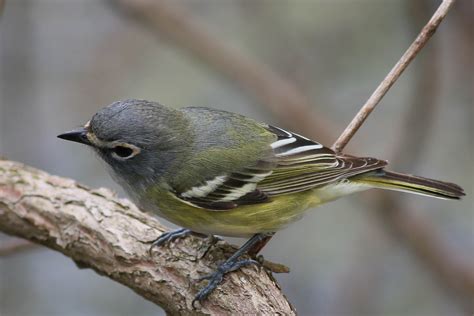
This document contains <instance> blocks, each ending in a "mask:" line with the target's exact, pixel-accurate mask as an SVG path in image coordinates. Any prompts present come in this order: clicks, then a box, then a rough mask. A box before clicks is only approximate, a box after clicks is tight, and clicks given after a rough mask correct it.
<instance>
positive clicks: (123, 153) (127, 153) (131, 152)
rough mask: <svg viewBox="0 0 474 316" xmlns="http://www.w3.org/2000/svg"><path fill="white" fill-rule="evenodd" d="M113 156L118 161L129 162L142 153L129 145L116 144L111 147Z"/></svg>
mask: <svg viewBox="0 0 474 316" xmlns="http://www.w3.org/2000/svg"><path fill="white" fill-rule="evenodd" d="M110 150H111V155H112V157H114V158H115V159H117V160H127V159H130V158H133V157H135V156H136V155H138V154H139V153H140V148H138V147H137V146H135V145H132V144H127V143H115V144H113V145H112V146H110Z"/></svg>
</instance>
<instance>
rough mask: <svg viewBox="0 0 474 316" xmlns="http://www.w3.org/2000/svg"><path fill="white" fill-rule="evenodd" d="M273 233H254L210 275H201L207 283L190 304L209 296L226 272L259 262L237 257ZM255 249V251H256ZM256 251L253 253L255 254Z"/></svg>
mask: <svg viewBox="0 0 474 316" xmlns="http://www.w3.org/2000/svg"><path fill="white" fill-rule="evenodd" d="M273 234H274V233H261V234H255V235H253V236H252V238H250V239H249V240H248V241H247V242H246V243H245V244H244V245H243V246H242V247H240V248H239V249H238V250H237V251H236V252H235V253H234V254H233V255H232V256H230V257H229V259H227V260H226V261H224V263H222V264H221V265H220V266H219V267H218V268H217V271H215V272H214V273H212V274H211V275H208V276H205V277H202V278H201V279H200V281H201V280H209V283H208V284H207V285H206V286H205V287H204V288H202V289H201V290H200V291H199V292H198V294H197V295H196V297H195V298H194V300H193V302H192V305H193V307H195V305H194V304H195V303H196V302H201V301H202V300H204V299H205V298H207V297H208V296H209V294H211V293H212V291H214V289H215V288H216V287H217V286H218V285H219V284H220V283H221V282H222V279H223V278H224V275H225V274H226V273H229V272H232V271H236V270H238V269H240V268H241V267H245V266H248V265H252V264H260V263H259V261H257V260H254V259H242V260H239V258H240V257H241V256H242V255H244V254H246V253H249V251H252V250H253V249H254V247H256V246H257V245H259V244H261V243H262V241H264V240H266V242H268V240H270V238H271V236H273ZM266 242H265V243H264V244H263V246H264V245H265V244H266ZM263 246H260V247H259V248H258V251H259V250H261V249H262V248H263ZM254 251H255V250H254ZM258 251H257V252H258ZM255 254H256V253H254V255H255Z"/></svg>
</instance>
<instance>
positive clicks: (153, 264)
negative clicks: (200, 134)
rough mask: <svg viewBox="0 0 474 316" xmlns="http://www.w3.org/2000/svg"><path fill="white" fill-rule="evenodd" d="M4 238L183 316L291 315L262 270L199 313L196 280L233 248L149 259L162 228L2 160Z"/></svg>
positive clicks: (233, 283) (109, 200)
mask: <svg viewBox="0 0 474 316" xmlns="http://www.w3.org/2000/svg"><path fill="white" fill-rule="evenodd" d="M0 230H1V231H3V232H6V233H8V234H11V235H15V236H18V237H22V238H25V239H28V240H31V241H34V242H37V243H40V244H42V245H45V246H47V247H49V248H51V249H54V250H57V251H59V252H61V253H63V254H64V255H66V256H68V257H70V258H71V259H72V260H74V261H75V262H76V263H77V264H78V265H79V266H80V267H86V268H91V269H93V270H95V271H96V272H97V273H99V274H101V275H104V276H107V277H109V278H111V279H113V280H115V281H117V282H120V283H122V284H123V285H125V286H128V287H129V288H131V289H132V290H134V291H135V292H136V293H138V294H139V295H141V296H143V297H144V298H146V299H148V300H150V301H152V302H154V303H156V304H158V305H160V306H161V307H163V308H164V309H165V311H166V312H168V313H173V314H176V313H180V314H196V313H198V314H224V313H225V314H251V313H255V311H259V312H260V313H262V314H285V315H286V314H289V315H292V314H294V310H293V309H292V307H291V305H290V303H289V302H288V301H287V300H286V298H285V297H284V296H283V294H282V293H281V291H280V288H279V287H278V284H277V283H276V282H275V280H274V279H273V278H272V277H271V276H270V275H268V274H267V273H266V272H265V271H264V269H262V270H260V271H259V270H258V269H257V268H244V269H242V271H239V272H236V273H232V274H229V275H228V276H227V277H226V282H224V283H223V284H222V285H221V286H219V288H218V289H217V290H216V291H215V292H214V293H213V294H212V299H209V300H207V301H205V302H203V306H202V307H200V308H199V309H198V311H196V310H193V308H192V306H191V301H192V299H193V297H194V295H195V294H196V293H197V290H198V288H199V287H200V286H202V285H203V284H200V283H199V282H198V278H199V277H202V276H203V275H206V274H209V273H210V272H212V271H213V270H214V269H215V268H216V262H219V261H221V260H223V259H224V258H226V257H228V256H229V255H230V254H231V253H232V252H233V251H235V248H234V247H232V246H230V245H228V244H227V243H225V242H223V241H218V242H217V244H215V243H212V242H211V241H210V240H209V239H202V238H198V237H189V238H184V239H182V240H178V241H176V242H174V243H173V244H171V245H170V246H169V247H164V248H160V249H159V250H155V251H154V253H153V256H150V255H149V254H148V249H149V246H150V244H149V243H150V242H151V241H152V240H154V239H156V237H158V236H159V235H160V234H161V233H162V232H163V231H164V230H165V228H164V227H163V226H162V225H161V224H160V223H159V222H158V221H157V220H156V219H155V218H154V217H153V216H151V215H148V214H145V213H143V212H141V211H139V210H138V209H137V207H136V206H134V205H133V204H132V203H130V202H129V201H127V200H124V199H118V198H117V197H115V196H114V195H113V194H112V193H111V191H109V190H106V189H99V190H91V189H89V188H87V187H85V186H82V185H80V184H77V183H76V182H75V181H73V180H70V179H65V178H60V177H56V176H51V175H49V174H47V173H45V172H43V171H40V170H36V169H33V168H31V167H27V166H24V165H22V164H20V163H17V162H12V161H8V160H0Z"/></svg>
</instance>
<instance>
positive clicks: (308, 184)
mask: <svg viewBox="0 0 474 316" xmlns="http://www.w3.org/2000/svg"><path fill="white" fill-rule="evenodd" d="M58 137H59V138H62V139H66V140H70V141H75V142H79V143H83V144H86V145H89V146H91V147H92V148H93V149H94V150H95V151H96V152H97V153H98V154H99V156H100V157H101V158H102V159H103V160H105V161H106V162H107V163H108V165H109V166H110V167H111V168H110V170H111V173H112V176H113V177H114V178H115V179H116V180H117V181H118V183H119V184H120V185H121V186H122V187H123V188H124V189H125V191H127V192H128V194H129V195H130V196H131V198H132V199H133V201H134V202H135V203H136V204H137V205H138V206H139V207H140V208H141V209H143V210H146V211H148V212H152V213H154V214H157V215H159V216H162V217H163V218H166V219H167V220H169V221H171V222H173V223H175V224H177V225H179V226H181V227H184V228H183V229H179V230H177V231H173V232H168V233H165V234H163V235H161V236H160V237H159V238H158V239H157V240H156V241H155V242H154V245H155V246H156V245H161V244H163V243H165V242H168V241H170V240H172V239H174V238H176V237H179V236H183V235H185V234H188V233H190V232H196V233H200V234H206V235H223V236H234V237H246V236H252V237H251V238H250V239H249V240H248V241H247V243H245V244H244V245H243V246H242V247H241V248H240V249H239V250H238V251H237V252H236V253H235V254H234V255H233V256H231V257H230V258H229V259H228V260H226V261H225V262H224V263H223V264H221V265H220V266H219V268H218V269H217V271H216V272H215V273H214V274H212V275H211V276H209V277H208V279H209V283H208V285H207V286H206V287H204V288H203V289H201V290H200V291H199V292H198V294H197V296H196V298H195V300H194V301H193V304H194V302H195V301H201V300H203V299H204V298H206V297H207V296H208V295H209V294H210V293H211V292H212V290H213V289H214V288H215V287H216V286H217V285H218V284H219V283H220V282H221V281H222V278H223V276H224V274H225V273H227V272H229V271H234V270H237V269H238V268H240V267H242V266H245V265H249V264H254V263H257V261H256V260H253V259H246V260H241V259H239V257H240V256H241V255H243V254H244V253H250V254H251V255H256V254H257V252H258V251H259V250H260V249H261V248H262V247H263V246H264V244H265V243H266V241H268V239H269V237H270V236H271V235H273V234H274V233H275V232H276V231H278V230H280V229H282V228H284V227H286V226H287V225H289V224H291V223H292V222H294V221H296V220H298V219H300V218H301V217H302V216H303V213H304V212H305V210H306V209H308V208H310V207H315V206H318V205H320V204H323V203H325V202H328V201H332V200H334V199H337V198H339V197H341V196H343V195H347V194H350V193H354V192H358V191H363V190H367V189H370V188H382V189H389V190H397V191H404V192H410V193H415V194H420V195H426V196H432V197H436V198H441V199H459V198H460V197H461V196H463V195H464V192H463V189H462V188H461V187H459V186H458V185H456V184H453V183H447V182H441V181H436V180H431V179H426V178H422V177H417V176H413V175H407V174H400V173H395V172H392V171H388V170H386V169H385V167H386V166H387V162H386V161H384V160H379V159H375V158H367V157H362V158H361V157H354V156H349V155H344V154H336V153H334V152H333V151H332V150H331V149H329V148H327V147H324V146H323V145H321V144H320V143H318V142H315V141H313V140H310V139H308V138H306V137H304V136H301V135H298V134H296V133H292V132H289V131H286V130H284V129H281V128H278V127H275V126H271V125H268V124H265V123H260V122H256V121H254V120H252V119H250V118H247V117H245V116H242V115H238V114H234V113H230V112H225V111H220V110H214V109H210V108H204V107H186V108H182V109H172V108H169V107H165V106H163V105H161V104H158V103H156V102H150V101H145V100H126V101H119V102H115V103H113V104H111V105H109V106H107V107H105V108H103V109H101V110H100V111H99V112H97V113H96V114H95V115H94V116H93V117H92V119H91V120H90V121H89V122H87V123H86V124H85V125H84V127H82V128H80V129H76V130H74V131H70V132H67V133H64V134H61V135H59V136H58ZM152 247H153V246H152Z"/></svg>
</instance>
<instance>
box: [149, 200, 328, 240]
mask: <svg viewBox="0 0 474 316" xmlns="http://www.w3.org/2000/svg"><path fill="white" fill-rule="evenodd" d="M147 202H148V203H145V204H146V205H145V206H144V209H145V210H146V211H151V212H153V213H156V214H157V215H159V216H161V217H163V218H165V219H167V220H169V221H170V222H172V223H174V224H176V225H179V226H181V227H184V228H188V229H190V230H192V231H195V232H199V233H203V234H212V235H221V236H230V237H247V236H251V235H253V234H256V233H263V232H275V231H278V230H281V229H283V228H285V227H286V226H287V225H289V224H291V223H293V222H294V221H296V220H298V219H300V218H301V217H302V215H303V213H304V211H305V210H306V209H308V208H309V207H312V206H316V205H318V204H320V201H319V199H318V198H317V197H316V195H315V194H314V193H313V192H312V191H306V192H301V193H297V194H289V195H281V196H278V197H274V198H270V201H269V202H265V203H259V204H253V205H241V206H238V207H236V208H234V209H230V210H208V209H204V208H200V207H195V206H192V205H191V204H188V203H186V202H183V201H182V200H180V199H178V198H176V197H175V196H174V195H172V194H167V196H166V197H164V198H163V196H162V198H160V200H159V201H156V203H150V201H149V200H148V201H147Z"/></svg>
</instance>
